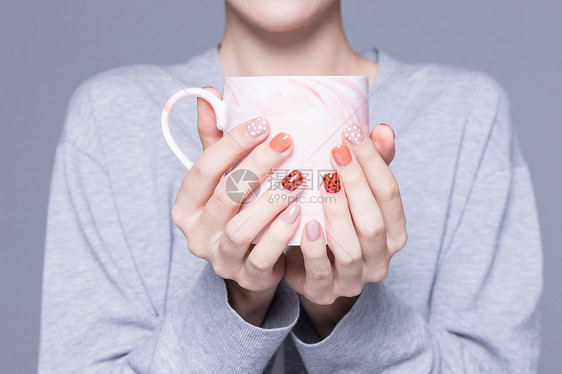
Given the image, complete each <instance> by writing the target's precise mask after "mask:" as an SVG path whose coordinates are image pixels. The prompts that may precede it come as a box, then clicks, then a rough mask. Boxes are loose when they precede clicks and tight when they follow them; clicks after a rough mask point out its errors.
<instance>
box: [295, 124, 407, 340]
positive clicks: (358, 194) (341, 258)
mask: <svg viewBox="0 0 562 374" xmlns="http://www.w3.org/2000/svg"><path fill="white" fill-rule="evenodd" d="M389 130H391V129H390V127H389V126H380V125H379V126H377V127H375V129H373V132H372V134H371V137H370V138H369V137H366V136H365V135H364V134H362V132H361V130H360V128H359V126H356V125H353V124H351V125H346V126H345V127H344V129H343V132H342V133H343V136H342V138H343V142H344V144H340V145H338V146H336V147H334V148H333V149H332V152H331V161H332V165H333V166H334V168H335V169H336V172H334V173H328V174H326V175H325V177H324V185H323V188H321V190H322V195H323V196H324V203H323V206H324V214H325V221H326V222H325V225H326V227H325V229H326V238H327V241H328V243H327V244H328V247H329V250H328V248H326V242H325V240H324V235H323V233H322V227H321V226H320V224H319V223H318V222H316V221H310V222H308V223H307V224H306V226H305V230H304V231H303V235H302V239H301V246H300V251H299V247H292V248H290V249H289V251H288V252H287V259H286V271H285V277H286V279H287V281H288V282H289V284H290V285H291V287H292V288H293V289H294V290H295V291H296V292H297V293H298V294H299V297H300V299H301V305H302V306H303V308H304V309H305V310H306V312H307V314H308V315H309V317H310V318H311V320H312V322H313V323H314V325H315V327H316V329H317V330H318V332H319V333H320V335H321V336H322V338H324V337H326V336H327V335H329V333H330V332H331V331H332V330H333V328H334V327H335V325H336V324H337V322H338V321H339V320H340V319H341V317H343V316H344V315H345V314H346V313H347V312H348V311H349V309H350V308H351V307H352V306H353V304H354V303H355V300H356V299H357V298H358V295H359V294H360V293H361V291H362V289H363V286H364V285H365V283H368V282H377V281H380V280H382V279H384V278H385V277H386V276H387V274H388V269H389V265H390V259H391V257H392V256H393V255H394V254H395V253H396V252H398V251H399V250H400V249H402V248H403V247H404V245H405V244H406V241H407V238H408V235H407V232H406V218H405V215H404V209H403V207H402V200H401V197H400V190H399V187H398V182H397V181H396V179H395V178H394V175H393V173H392V171H391V170H390V168H389V167H388V164H389V163H390V161H391V160H392V158H393V157H394V136H393V131H392V132H391V131H389ZM389 144H390V145H389ZM330 197H333V198H330Z"/></svg>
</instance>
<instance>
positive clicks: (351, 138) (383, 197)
mask: <svg viewBox="0 0 562 374" xmlns="http://www.w3.org/2000/svg"><path fill="white" fill-rule="evenodd" d="M352 129H353V130H357V129H355V128H354V127H353V124H348V125H346V126H344V129H343V131H342V132H343V138H344V143H345V144H346V145H348V146H349V149H350V150H351V152H352V153H353V155H354V156H355V158H356V159H357V161H358V162H359V164H360V165H361V168H362V169H363V172H364V174H365V177H366V178H367V182H368V183H369V186H370V188H371V191H372V192H373V194H374V195H375V199H376V201H377V204H378V206H379V208H380V211H381V213H382V216H383V219H384V223H385V227H386V236H387V240H388V243H389V247H391V250H393V251H394V250H397V248H398V249H400V248H401V244H402V243H403V242H404V240H405V235H406V217H405V216H404V208H403V206H402V199H401V196H400V189H399V187H398V182H397V181H396V178H394V174H393V173H392V171H391V170H390V168H389V167H388V165H387V164H386V162H385V161H384V160H383V158H382V157H381V155H380V154H379V152H378V151H377V149H376V148H375V145H374V144H373V142H372V141H369V140H367V141H366V140H365V139H366V137H365V135H364V134H363V133H362V132H361V129H358V131H359V135H357V133H355V135H352V134H351V132H352V131H351V130H352Z"/></svg>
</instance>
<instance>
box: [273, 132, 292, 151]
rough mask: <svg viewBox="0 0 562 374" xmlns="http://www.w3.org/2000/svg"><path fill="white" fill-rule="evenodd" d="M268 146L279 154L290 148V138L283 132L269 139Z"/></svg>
mask: <svg viewBox="0 0 562 374" xmlns="http://www.w3.org/2000/svg"><path fill="white" fill-rule="evenodd" d="M269 146H270V147H271V149H273V150H274V151H277V152H279V153H282V152H285V151H286V150H287V149H289V147H290V146H291V136H290V135H289V134H287V133H285V132H280V133H279V134H277V135H275V137H274V138H273V139H271V141H270V142H269Z"/></svg>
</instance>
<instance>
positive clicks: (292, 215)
mask: <svg viewBox="0 0 562 374" xmlns="http://www.w3.org/2000/svg"><path fill="white" fill-rule="evenodd" d="M300 212H301V206H300V205H299V204H297V203H292V204H291V205H289V206H288V207H287V208H285V211H284V212H283V214H282V217H283V219H284V220H285V222H287V223H288V224H289V225H290V224H292V223H293V222H295V221H296V219H297V217H298V216H299V213H300Z"/></svg>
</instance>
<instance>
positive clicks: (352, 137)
mask: <svg viewBox="0 0 562 374" xmlns="http://www.w3.org/2000/svg"><path fill="white" fill-rule="evenodd" d="M343 136H345V137H346V138H347V140H349V142H350V143H351V144H355V145H357V144H361V142H363V139H365V135H363V131H361V129H360V128H359V126H358V125H356V124H355V123H350V124H348V125H345V126H344V127H343Z"/></svg>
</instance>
